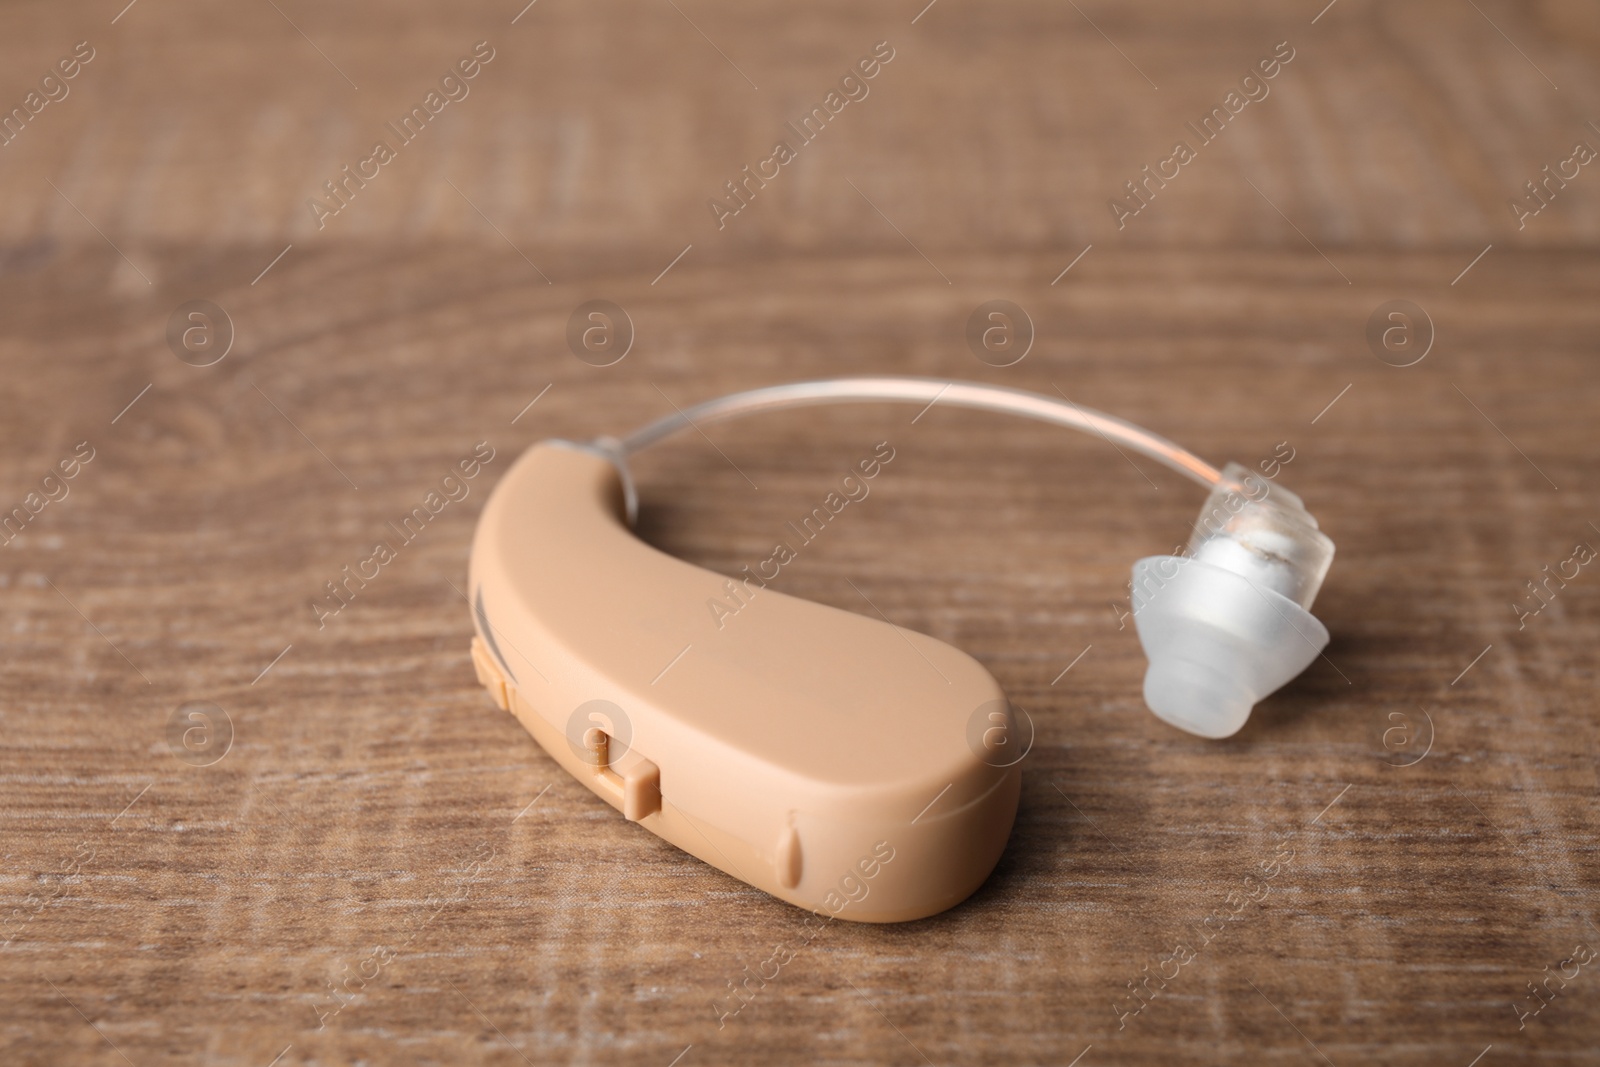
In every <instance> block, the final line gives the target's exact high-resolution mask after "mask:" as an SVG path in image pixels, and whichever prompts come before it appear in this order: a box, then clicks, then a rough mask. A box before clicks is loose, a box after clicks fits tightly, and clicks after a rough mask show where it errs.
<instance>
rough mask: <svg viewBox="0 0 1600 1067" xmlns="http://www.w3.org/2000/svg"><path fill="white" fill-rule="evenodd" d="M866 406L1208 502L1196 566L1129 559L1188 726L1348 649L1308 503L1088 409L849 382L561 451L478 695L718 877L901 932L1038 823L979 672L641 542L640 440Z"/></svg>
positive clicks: (1323, 543)
mask: <svg viewBox="0 0 1600 1067" xmlns="http://www.w3.org/2000/svg"><path fill="white" fill-rule="evenodd" d="M865 402H877V403H882V402H904V403H916V404H922V405H931V404H933V403H935V402H937V403H940V404H945V405H949V406H958V407H969V408H978V409H982V410H988V411H998V412H1003V413H1007V414H1012V415H1019V416H1022V417H1026V418H1031V419H1035V420H1038V421H1043V422H1047V423H1053V424H1055V425H1060V426H1066V427H1069V428H1073V429H1078V430H1082V431H1085V432H1090V433H1094V434H1097V435H1099V436H1102V437H1104V438H1105V439H1107V440H1109V441H1113V442H1116V443H1118V444H1119V445H1121V446H1125V447H1127V448H1129V449H1132V450H1134V451H1137V452H1139V453H1141V454H1143V455H1146V456H1149V457H1151V458H1153V459H1155V460H1157V461H1158V462H1160V463H1162V464H1164V465H1166V466H1168V467H1170V468H1172V469H1173V470H1175V471H1177V472H1179V473H1181V474H1183V475H1185V476H1186V477H1188V478H1190V479H1191V480H1193V481H1196V482H1198V483H1199V484H1201V485H1203V486H1205V487H1206V488H1207V489H1208V490H1209V494H1208V496H1207V497H1206V500H1205V504H1204V506H1203V507H1202V509H1201V512H1200V516H1199V518H1198V520H1197V521H1196V523H1195V525H1194V529H1193V531H1192V534H1191V536H1190V538H1189V542H1188V547H1187V549H1186V550H1185V552H1184V553H1183V554H1182V555H1174V556H1151V557H1147V558H1144V559H1141V560H1139V561H1137V562H1136V563H1135V564H1134V565H1133V577H1132V584H1131V589H1130V596H1131V599H1132V602H1133V617H1134V623H1135V627H1136V629H1137V631H1138V634H1139V640H1140V643H1141V645H1142V646H1143V648H1144V651H1145V654H1146V656H1147V658H1148V660H1149V667H1148V670H1147V672H1146V675H1145V681H1144V698H1145V702H1146V704H1147V705H1148V706H1149V708H1150V710H1151V711H1153V712H1154V713H1155V714H1156V715H1157V716H1159V717H1160V718H1161V719H1163V720H1164V721H1166V722H1168V723H1170V724H1172V725H1174V726H1176V727H1179V728H1180V729H1183V730H1186V731H1188V732H1190V733H1193V734H1196V735H1199V736H1201V737H1207V738H1222V737H1227V736H1230V735H1232V734H1234V733H1236V732H1237V731H1238V730H1239V729H1240V728H1241V727H1242V726H1243V725H1244V723H1245V721H1246V720H1247V719H1248V717H1249V715H1250V711H1251V708H1252V706H1253V705H1254V704H1256V703H1258V702H1259V701H1260V700H1261V699H1262V698H1263V697H1265V696H1266V695H1267V694H1269V693H1271V692H1273V691H1274V690H1276V689H1278V688H1279V687H1281V686H1282V685H1284V684H1285V683H1287V682H1288V681H1289V680H1290V679H1292V678H1294V677H1295V676H1296V675H1298V674H1299V673H1300V672H1301V671H1302V670H1304V669H1305V668H1306V667H1307V666H1308V665H1310V663H1311V662H1312V661H1313V660H1314V659H1315V658H1316V657H1317V656H1318V655H1319V654H1320V653H1321V651H1322V649H1323V648H1324V647H1325V646H1326V645H1327V643H1328V639H1329V638H1328V631H1327V629H1326V628H1325V627H1324V626H1323V625H1322V623H1321V622H1319V621H1318V620H1317V619H1316V618H1315V617H1314V616H1313V615H1312V614H1311V611H1310V608H1311V605H1312V601H1313V600H1314V599H1315V597H1316V595H1317V592H1318V590H1319V588H1320V587H1321V585H1322V581H1323V578H1324V576H1325V575H1326V573H1327V570H1328V567H1329V564H1330V563H1331V561H1332V558H1333V542H1332V541H1331V540H1329V539H1328V537H1327V535H1325V534H1323V533H1322V532H1321V531H1320V530H1319V529H1318V527H1317V523H1316V520H1315V519H1314V518H1313V517H1312V516H1311V514H1310V513H1309V512H1308V511H1307V510H1306V509H1305V507H1304V505H1303V503H1302V502H1301V500H1300V498H1299V497H1298V496H1295V495H1294V494H1293V493H1290V492H1289V491H1288V490H1286V489H1284V488H1282V487H1280V486H1277V485H1275V484H1273V483H1272V482H1271V481H1270V480H1268V479H1265V478H1263V477H1261V476H1260V475H1259V474H1256V473H1254V472H1251V471H1249V470H1247V469H1245V468H1243V467H1240V466H1239V465H1238V464H1229V465H1227V466H1226V467H1224V468H1222V469H1221V470H1218V469H1216V468H1213V467H1211V466H1210V465H1209V464H1207V463H1205V462H1204V461H1203V460H1201V459H1199V458H1198V457H1196V456H1194V455H1193V454H1191V453H1189V452H1187V451H1185V450H1184V449H1182V448H1180V447H1179V446H1177V445H1175V444H1173V443H1172V442H1170V441H1167V440H1165V439H1164V438H1161V437H1158V436H1156V435H1154V434H1152V433H1150V432H1149V431H1146V430H1143V429H1141V428H1139V427H1137V426H1135V425H1133V424H1132V423H1129V422H1125V421H1124V420H1121V419H1118V418H1115V417H1114V416H1110V415H1106V414H1103V413H1101V412H1097V411H1093V410H1091V409H1088V408H1084V407H1081V406H1079V405H1076V404H1073V403H1071V402H1070V401H1063V400H1062V399H1058V398H1054V397H1048V396H1043V395H1039V394H1034V393H1029V392H1025V391H1022V390H1016V389H1007V388H1001V387H997V386H989V385H980V384H977V383H970V382H949V381H941V380H934V379H921V378H846V379H831V380H826V381H817V382H800V383H795V384H791V385H781V386H773V387H769V388H765V389H756V390H752V391H749V392H745V393H739V394H735V395H733V396H729V397H723V398H720V399H717V400H711V401H707V402H705V403H702V404H699V405H696V406H694V407H692V408H688V409H685V410H680V411H678V412H677V413H675V414H673V415H671V416H668V417H666V418H663V419H661V420H658V421H657V422H655V423H651V424H650V425H648V426H645V427H644V428H642V429H641V430H639V431H637V432H636V433H634V434H632V435H631V436H629V437H626V438H622V439H616V438H609V437H602V438H598V439H596V440H593V441H589V442H581V443H580V442H569V441H558V440H550V441H543V442H540V443H538V444H536V445H534V446H533V447H531V448H530V449H529V450H528V451H527V452H526V453H524V454H523V455H522V456H521V458H519V459H518V460H517V461H516V463H515V464H514V465H513V466H512V467H511V468H510V470H509V471H508V472H507V473H506V474H505V476H504V478H503V479H502V480H501V482H500V483H499V484H498V485H497V486H496V487H495V489H494V491H493V492H492V494H491V495H490V498H489V500H488V502H487V503H486V504H485V506H484V510H483V514H482V516H481V518H480V519H479V522H478V528H477V531H476V533H475V535H474V540H473V545H472V557H471V564H470V576H469V583H470V587H469V598H470V601H471V605H472V619H473V627H474V633H475V636H474V637H473V640H472V648H471V653H472V660H473V664H474V666H475V668H476V672H477V676H478V679H479V681H480V682H481V683H482V684H483V685H484V686H485V687H486V688H487V689H488V691H489V693H490V696H491V697H492V698H493V700H494V702H495V703H496V704H497V705H498V706H499V707H500V708H502V709H504V710H506V711H509V712H511V713H512V714H513V715H514V716H515V717H516V718H517V720H518V722H520V723H521V724H522V725H523V726H524V727H525V728H526V729H527V730H528V732H529V733H531V734H532V735H533V737H534V739H535V740H536V741H537V742H538V743H539V745H540V746H541V747H542V748H544V750H545V751H546V752H548V753H549V754H550V756H551V757H552V758H553V759H555V761H556V762H557V763H558V764H560V765H561V767H562V768H563V769H565V770H566V771H567V772H568V773H569V774H571V775H572V776H573V777H574V778H576V779H578V780H579V781H580V782H582V783H583V784H584V785H585V786H587V787H588V788H589V789H590V790H591V791H593V792H594V793H595V794H596V795H597V796H599V797H600V798H601V799H602V800H604V801H606V802H607V803H609V804H610V805H611V806H613V807H614V808H617V809H618V810H619V811H621V812H622V814H623V816H624V817H625V818H626V819H627V820H628V821H630V822H636V823H638V824H640V825H641V826H643V827H644V828H646V829H648V830H650V831H651V832H653V833H654V834H656V835H657V836H659V837H661V838H663V839H665V840H667V841H669V842H671V843H672V844H673V845H676V846H677V847H678V848H680V849H682V850H683V851H685V852H688V853H689V854H691V855H693V856H695V857H697V858H699V859H700V860H703V861H704V862H706V863H708V864H710V865H712V866H713V867H716V868H718V869H719V870H722V871H724V872H726V873H727V874H729V875H731V876H733V877H735V878H738V879H740V880H742V881H744V882H746V883H748V884H750V885H752V886H754V887H756V888H757V889H760V890H763V891H764V892H766V893H769V894H771V895H773V896H775V897H778V898H779V899H782V900H785V901H788V902H789V903H791V904H795V905H797V906H800V907H803V908H807V909H810V910H813V911H817V912H820V913H823V914H828V915H833V916H836V917H837V918H840V919H846V920H852V921H860V922H900V921H905V920H910V919H919V918H924V917H927V916H930V915H934V914H937V913H939V912H941V911H943V910H945V909H947V908H950V907H952V906H954V905H955V904H957V903H959V902H960V901H962V900H964V899H965V898H966V897H968V896H969V895H971V894H972V893H973V891H975V890H976V889H977V888H978V887H979V886H980V885H981V884H982V883H983V882H984V880H985V879H987V878H988V876H989V874H990V872H991V871H992V870H993V869H994V866H995V864H996V863H997V862H998V861H999V858H1000V854H1001V852H1002V850H1003V849H1004V848H1005V845H1006V841H1007V838H1008V837H1009V835H1010V832H1011V827H1012V823H1013V821H1014V820H1015V816H1016V810H1017V799H1018V796H1019V792H1020V786H1021V762H1022V757H1023V756H1025V755H1026V750H1027V747H1028V746H1029V745H1030V744H1031V741H1032V738H1031V727H1030V723H1029V722H1027V721H1024V720H1025V716H1021V715H1019V714H1018V709H1016V708H1015V707H1014V706H1013V705H1012V704H1011V703H1010V702H1009V701H1008V700H1007V698H1006V695H1005V692H1004V691H1003V690H1002V689H1001V687H1000V684H999V683H998V682H997V681H996V680H995V679H994V677H993V676H992V675H991V674H990V673H989V672H988V670H986V669H985V668H984V667H983V666H982V665H981V664H980V663H978V662H977V661H976V660H975V659H973V658H972V657H971V656H969V655H967V654H966V653H965V652H962V651H961V650H959V649H957V648H954V647H952V646H951V645H948V644H946V643H945V642H943V641H939V640H936V639H935V638H932V637H929V636H926V635H924V634H920V633H916V632H915V631H912V630H908V629H905V628H904V627H897V626H894V625H891V624H890V623H889V622H887V621H886V620H884V619H881V618H872V617H868V616H865V615H858V614H855V613H853V612H848V611H843V610H840V609H838V608H833V607H829V606H826V605H823V604H817V603H814V602H811V601H807V600H803V599H801V598H798V597H794V596H790V595H788V594H786V593H783V592H781V591H779V590H777V589H773V588H761V589H759V592H758V595H749V596H748V601H747V607H746V608H745V609H744V610H741V611H740V613H739V615H738V617H737V619H735V620H729V621H728V624H727V625H726V626H722V627H720V628H719V626H718V625H717V622H716V620H715V619H714V618H713V617H712V616H711V615H710V614H709V613H708V612H707V611H706V608H705V605H706V602H707V600H708V598H722V597H726V596H727V595H728V584H729V582H730V579H729V578H728V577H727V576H724V575H721V574H717V573H714V572H712V571H710V570H707V569H705V568H702V567H698V566H695V565H693V564H690V563H687V562H685V561H683V560H680V559H677V558H675V557H673V556H670V555H668V554H667V553H665V552H662V551H660V550H659V549H657V548H654V547H653V546H651V545H649V544H647V543H646V542H645V541H643V540H642V539H640V538H639V537H638V536H636V535H635V534H634V532H633V530H632V526H633V522H634V519H635V517H636V514H637V508H638V498H637V495H636V492H635V489H634V485H633V481H632V478H631V475H630V474H629V469H628V459H629V457H631V456H632V455H634V454H636V453H637V452H638V451H639V450H641V449H643V448H645V447H648V446H650V445H653V444H656V443H658V442H659V441H661V440H663V439H665V438H668V437H670V436H672V435H673V434H675V433H678V432H680V431H682V430H685V429H688V428H691V427H693V428H699V427H702V426H704V425H706V424H707V423H712V422H717V421H721V420H723V419H729V418H735V417H741V416H745V415H749V414H754V413H757V412H763V411H774V410H781V409H785V408H791V407H797V406H805V405H812V404H827V403H865ZM746 588H747V590H748V589H749V587H748V586H746Z"/></svg>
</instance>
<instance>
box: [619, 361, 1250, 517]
mask: <svg viewBox="0 0 1600 1067" xmlns="http://www.w3.org/2000/svg"><path fill="white" fill-rule="evenodd" d="M885 402H900V403H906V404H923V405H926V406H928V407H932V406H933V405H934V404H945V405H950V406H953V407H962V408H973V409H976V410H979V411H996V412H1000V413H1002V414H1006V415H1020V416H1022V417H1023V418H1028V419H1037V420H1038V421H1040V422H1048V423H1052V424H1054V425H1056V426H1066V427H1069V428H1070V429H1074V430H1081V431H1082V432H1084V433H1092V434H1097V435H1098V436H1100V437H1102V438H1104V439H1105V440H1107V441H1109V442H1111V443H1113V444H1117V445H1122V446H1125V447H1127V448H1129V449H1132V450H1133V451H1135V452H1138V453H1139V454H1140V455H1144V456H1148V457H1150V458H1151V459H1153V460H1155V461H1156V462H1158V463H1161V464H1163V465H1165V466H1167V467H1171V468H1172V469H1173V470H1175V471H1177V472H1178V473H1179V474H1182V475H1184V476H1185V477H1187V478H1189V479H1191V480H1193V481H1195V482H1198V483H1199V484H1201V485H1203V486H1205V487H1206V488H1208V489H1209V488H1210V487H1211V486H1213V485H1216V484H1217V483H1218V482H1220V481H1221V480H1222V472H1221V471H1219V470H1217V468H1215V467H1213V466H1212V465H1211V464H1209V463H1207V462H1206V461H1205V460H1203V459H1201V458H1200V457H1199V456H1196V455H1195V454H1194V453H1192V452H1190V451H1189V450H1188V449H1185V448H1182V447H1181V446H1179V445H1177V444H1174V443H1173V442H1171V441H1169V440H1167V439H1166V438H1165V437H1161V436H1160V435H1158V434H1153V433H1151V432H1150V431H1149V430H1146V429H1144V428H1143V427H1140V426H1135V425H1134V424H1133V423H1131V422H1128V421H1127V420H1125V419H1119V418H1117V417H1116V416H1115V415H1107V414H1105V413H1104V412H1102V411H1095V410H1094V409H1093V408H1086V407H1083V406H1082V405H1080V404H1074V403H1073V402H1072V401H1070V400H1067V399H1066V398H1065V397H1063V398H1061V399H1057V398H1056V397H1052V396H1044V395H1043V394H1040V393H1030V392H1027V391H1026V390H1022V389H1008V388H1006V387H1004V386H999V385H980V384H978V383H977V382H952V381H943V380H940V379H938V378H824V379H821V380H819V381H814V382H794V383H792V384H789V385H773V386H768V387H766V388H763V389H751V390H749V391H747V392H743V393H733V394H731V395H729V396H724V397H718V398H717V399H715V400H707V401H704V402H703V403H699V404H695V405H694V406H693V407H689V408H680V409H679V410H678V411H677V412H676V413H675V414H672V415H668V416H666V417H664V418H661V419H657V420H656V421H655V422H652V423H650V424H649V425H648V426H645V427H643V428H642V429H639V430H636V431H634V432H633V433H631V434H629V435H628V436H627V437H624V438H622V439H621V440H620V441H619V442H616V443H615V444H612V447H613V448H616V449H617V451H618V452H619V453H620V455H621V457H622V458H624V459H625V458H627V457H628V456H631V455H633V454H634V453H636V452H638V451H640V450H641V449H644V448H648V447H649V446H651V445H653V444H656V443H657V442H659V441H662V440H664V439H665V438H668V437H671V436H672V435H673V434H675V433H678V432H680V431H682V430H686V429H689V428H690V427H695V428H699V427H701V426H704V425H706V424H708V423H713V422H723V421H725V420H728V419H736V418H742V417H744V416H746V415H755V414H759V413H761V412H767V411H782V410H784V409H786V408H799V407H811V406H814V405H817V404H851V403H856V404H861V403H885ZM607 443H608V444H611V442H607Z"/></svg>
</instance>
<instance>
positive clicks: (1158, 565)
mask: <svg viewBox="0 0 1600 1067" xmlns="http://www.w3.org/2000/svg"><path fill="white" fill-rule="evenodd" d="M1332 561H1333V542H1332V541H1330V540H1329V539H1328V537H1327V535H1326V534H1324V533H1322V532H1321V531H1320V530H1318V529H1317V521H1316V519H1314V518H1313V517H1312V516H1311V514H1310V513H1309V512H1307V511H1306V509H1305V506H1304V505H1303V504H1302V503H1301V502H1300V498H1299V497H1297V496H1295V495H1294V494H1293V493H1291V492H1289V491H1288V490H1287V489H1283V488H1280V487H1278V486H1275V485H1273V484H1272V483H1270V482H1269V481H1267V480H1266V479H1264V478H1262V477H1261V476H1260V475H1257V474H1254V473H1253V472H1250V471H1248V470H1246V469H1245V468H1243V467H1241V466H1239V465H1238V464H1237V463H1230V464H1228V465H1227V466H1226V467H1224V468H1223V470H1222V480H1221V481H1220V482H1218V483H1217V484H1216V486H1215V487H1214V488H1213V489H1212V491H1211V495H1210V496H1208V497H1207V498H1206V502H1205V505H1204V507H1202V509H1201V511H1200V517H1199V519H1198V520H1197V521H1196V523H1195V528H1194V534H1193V536H1192V537H1191V538H1190V539H1189V545H1188V549H1187V551H1186V554H1185V555H1183V556H1150V557H1147V558H1145V559H1141V560H1139V562H1137V563H1135V564H1134V565H1133V588H1132V594H1131V595H1132V600H1133V619H1134V624H1135V627H1136V628H1137V629H1138V631H1139V641H1140V643H1141V644H1142V645H1143V646H1144V651H1145V656H1146V657H1147V658H1148V659H1149V661H1150V666H1149V669H1148V670H1147V671H1146V672H1145V679H1144V699H1145V703H1146V704H1148V705H1149V707H1150V710H1151V711H1153V712H1155V713H1156V715H1157V716H1159V717H1160V718H1162V719H1164V720H1166V721H1167V722H1169V723H1171V724H1172V725H1174V726H1176V727H1178V728H1179V729H1182V730H1187V731H1188V732H1190V733H1192V734H1198V735H1199V736H1201V737H1211V738H1219V737H1228V736H1231V735H1232V734H1235V733H1237V732H1238V731H1239V729H1240V728H1241V727H1242V726H1244V724H1245V720H1247V719H1248V718H1249V717H1250V709H1251V708H1252V707H1254V706H1255V704H1256V703H1257V702H1259V701H1260V700H1261V699H1262V698H1263V697H1265V696H1267V695H1268V694H1269V693H1271V692H1273V691H1274V690H1276V689H1278V688H1279V687H1281V686H1283V685H1284V684H1285V683H1287V682H1288V681H1289V680H1290V679H1292V678H1294V677H1295V676H1296V675H1297V674H1299V673H1300V672H1301V671H1303V670H1305V669H1306V667H1308V666H1310V665H1311V662H1312V660H1314V659H1316V658H1317V656H1318V655H1319V654H1320V653H1321V652H1322V650H1323V649H1324V648H1325V647H1327V644H1328V631H1327V628H1326V627H1324V626H1323V625H1322V623H1320V622H1318V621H1317V619H1316V617H1315V616H1313V615H1312V614H1311V612H1310V610H1309V609H1310V607H1311V603H1312V601H1313V600H1314V599H1315V598H1316V595H1317V591H1318V590H1319V589H1320V588H1321V587H1322V579H1323V578H1324V576H1326V575H1327V573H1328V565H1329V564H1330V563H1332Z"/></svg>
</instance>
